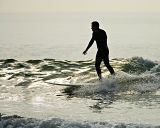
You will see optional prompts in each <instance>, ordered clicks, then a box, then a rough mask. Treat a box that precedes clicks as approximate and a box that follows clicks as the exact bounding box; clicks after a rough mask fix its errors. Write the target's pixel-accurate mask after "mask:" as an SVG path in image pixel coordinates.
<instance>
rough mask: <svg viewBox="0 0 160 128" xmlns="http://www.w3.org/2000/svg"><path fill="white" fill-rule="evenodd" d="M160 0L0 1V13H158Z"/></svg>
mask: <svg viewBox="0 0 160 128" xmlns="http://www.w3.org/2000/svg"><path fill="white" fill-rule="evenodd" d="M159 6H160V0H0V12H160V7H159Z"/></svg>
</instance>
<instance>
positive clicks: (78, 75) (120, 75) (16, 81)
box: [0, 57, 160, 91]
mask: <svg viewBox="0 0 160 128" xmlns="http://www.w3.org/2000/svg"><path fill="white" fill-rule="evenodd" d="M110 63H111V65H112V66H113V68H114V69H115V71H116V75H115V77H114V80H112V78H111V77H110V75H109V72H108V71H107V69H106V67H105V66H104V65H103V64H102V72H103V76H104V77H105V79H106V80H104V83H103V84H105V85H111V84H112V85H115V84H116V86H117V87H118V88H117V90H120V91H128V90H134V91H135V90H137V91H152V90H156V89H159V85H160V82H159V81H160V64H159V62H154V61H151V60H146V59H143V58H142V57H133V58H130V59H123V58H118V59H112V60H111V61H110ZM94 65H95V64H94V61H93V60H86V61H68V60H64V61H60V60H55V59H44V60H28V61H17V60H14V59H6V60H0V70H1V71H0V85H1V86H2V85H6V86H9V85H11V84H12V85H14V86H26V87H28V86H30V85H33V84H34V83H35V82H38V81H41V82H46V81H52V82H55V83H66V84H67V83H72V84H73V83H82V84H83V83H96V82H97V81H98V79H97V75H96V72H95V66H94ZM133 85H134V86H133Z"/></svg>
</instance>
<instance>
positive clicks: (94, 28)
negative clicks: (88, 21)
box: [92, 21, 99, 32]
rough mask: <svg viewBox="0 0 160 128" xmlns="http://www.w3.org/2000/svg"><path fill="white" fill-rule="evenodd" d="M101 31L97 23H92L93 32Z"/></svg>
mask: <svg viewBox="0 0 160 128" xmlns="http://www.w3.org/2000/svg"><path fill="white" fill-rule="evenodd" d="M98 29H99V23H98V22H97V21H93V22H92V31H93V32H96V31H97V30H98Z"/></svg>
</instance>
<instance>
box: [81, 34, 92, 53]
mask: <svg viewBox="0 0 160 128" xmlns="http://www.w3.org/2000/svg"><path fill="white" fill-rule="evenodd" d="M93 42H94V38H93V36H92V38H91V40H90V41H89V44H88V46H87V48H86V50H85V51H84V52H83V54H84V55H85V54H86V53H87V51H88V49H89V48H90V47H91V46H92V44H93Z"/></svg>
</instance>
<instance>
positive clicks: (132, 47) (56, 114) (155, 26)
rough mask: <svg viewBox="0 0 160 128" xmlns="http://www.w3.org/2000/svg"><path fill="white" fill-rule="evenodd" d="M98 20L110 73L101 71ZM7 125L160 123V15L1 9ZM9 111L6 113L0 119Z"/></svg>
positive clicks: (124, 127) (2, 102)
mask: <svg viewBox="0 0 160 128" xmlns="http://www.w3.org/2000/svg"><path fill="white" fill-rule="evenodd" d="M93 20H97V21H99V22H100V25H101V28H103V29H104V30H106V32H107V35H108V46H109V49H110V64H111V65H112V66H113V68H114V69H115V72H116V74H115V75H114V76H111V75H110V74H109V72H108V70H107V69H106V67H105V66H104V64H103V63H102V65H101V68H102V73H103V79H102V81H99V80H98V78H97V75H96V72H95V66H94V63H95V61H94V58H95V54H96V45H95V44H94V45H93V47H92V48H91V49H90V50H89V51H88V54H87V55H86V56H84V55H82V52H83V50H84V49H85V48H86V46H87V43H88V41H89V40H90V38H91V35H92V32H91V29H90V22H91V21H93ZM0 28H1V29H0V50H1V51H0V113H1V114H2V115H1V114H0V128H135V127H136V128H152V127H153V128H159V127H160V54H159V51H160V43H159V42H160V38H159V33H160V29H159V28H160V15H158V14H157V13H140V14H139V13H34V14H33V13H23V14H22V13H19V14H18V13H5V14H4V13H1V14H0ZM1 117H2V119H1Z"/></svg>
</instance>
